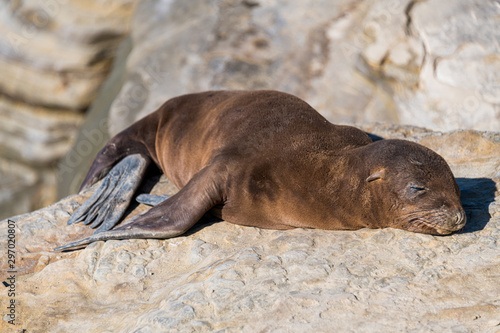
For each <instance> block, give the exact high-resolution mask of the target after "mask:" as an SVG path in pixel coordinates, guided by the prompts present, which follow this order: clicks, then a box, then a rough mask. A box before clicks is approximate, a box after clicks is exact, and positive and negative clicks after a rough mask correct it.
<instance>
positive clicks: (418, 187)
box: [410, 185, 425, 192]
mask: <svg viewBox="0 0 500 333" xmlns="http://www.w3.org/2000/svg"><path fill="white" fill-rule="evenodd" d="M410 190H412V191H414V192H422V191H425V187H421V186H418V185H410Z"/></svg>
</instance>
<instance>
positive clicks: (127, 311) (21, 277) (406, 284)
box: [0, 125, 500, 332]
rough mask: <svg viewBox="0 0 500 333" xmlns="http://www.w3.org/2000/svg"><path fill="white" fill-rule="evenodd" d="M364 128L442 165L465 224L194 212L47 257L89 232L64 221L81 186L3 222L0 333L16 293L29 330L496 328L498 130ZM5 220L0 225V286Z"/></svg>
mask: <svg viewBox="0 0 500 333" xmlns="http://www.w3.org/2000/svg"><path fill="white" fill-rule="evenodd" d="M370 131H371V132H372V133H373V134H375V135H378V136H381V137H384V138H389V137H405V138H407V139H410V140H414V141H418V142H421V143H423V144H425V145H428V146H430V147H431V148H434V149H436V150H438V151H439V152H440V153H441V154H442V155H443V156H444V157H445V158H446V159H447V160H448V162H449V163H450V165H451V167H452V169H453V170H454V172H455V175H456V177H457V179H458V182H459V184H460V187H461V189H462V194H463V197H462V199H463V203H464V207H465V209H466V211H467V215H468V218H469V223H468V225H467V227H466V229H465V230H464V231H463V232H461V233H458V234H454V235H451V236H445V237H435V236H429V235H422V234H415V233H410V232H406V231H402V230H395V229H383V230H370V229H363V230H358V231H323V230H306V229H295V230H290V231H273V230H261V229H257V228H250V227H241V226H236V225H232V224H230V223H227V222H217V223H214V221H211V220H207V219H205V220H204V221H203V222H202V223H200V225H199V226H198V227H197V228H196V229H195V230H193V231H192V232H190V233H189V234H187V235H184V236H181V237H177V238H173V239H168V240H124V241H108V242H97V243H94V244H92V245H90V246H88V247H87V248H86V249H84V250H80V251H74V252H68V253H55V252H52V251H51V250H52V249H53V248H54V247H56V246H58V245H61V244H63V243H66V242H68V241H71V240H74V239H77V238H81V237H83V236H85V235H88V234H89V233H90V230H88V228H86V227H83V226H81V225H74V226H67V225H66V221H67V219H68V218H69V216H70V214H71V213H72V212H73V211H74V210H75V209H76V208H77V207H78V206H79V205H80V204H81V203H82V202H83V201H84V200H85V198H86V197H88V195H90V192H87V193H85V194H83V195H73V196H70V197H67V198H65V199H63V200H61V201H60V202H58V203H56V204H54V205H52V206H49V207H47V208H44V209H41V210H39V211H36V212H33V213H30V214H26V215H22V216H17V217H13V218H11V219H10V220H11V221H14V222H15V223H12V222H11V223H10V225H13V224H15V237H16V247H15V251H16V262H15V270H16V273H15V277H16V286H15V287H16V294H15V297H13V298H11V297H8V296H7V293H6V292H2V293H1V296H0V304H1V308H2V317H3V321H1V324H0V330H1V331H2V332H8V331H9V330H11V331H13V330H12V326H11V325H10V324H9V323H8V320H9V317H8V316H6V314H7V312H6V311H7V310H6V304H10V303H9V302H10V300H11V299H14V300H15V309H16V310H15V311H16V324H17V325H18V326H16V327H15V328H16V329H18V330H20V329H27V330H28V331H29V332H71V331H75V332H103V331H105V332H195V331H196V332H198V331H203V332H205V331H224V332H240V331H244V332H261V331H266V332H347V331H349V332H429V331H436V332H446V331H460V332H461V331H473V332H497V331H498V329H500V326H499V324H500V319H499V318H500V299H499V295H500V284H499V283H498V281H499V278H500V250H499V245H498V243H497V242H498V239H499V237H500V197H499V191H498V189H499V182H500V173H499V171H500V153H499V152H500V133H491V132H490V133H488V132H474V131H457V132H452V133H437V132H430V131H427V130H424V129H418V128H410V127H397V126H385V125H377V126H372V127H371V128H370ZM154 182H155V180H151V183H154ZM90 191H92V189H91V190H90ZM161 191H166V192H173V191H175V190H173V189H172V188H171V187H169V183H168V182H167V181H166V180H165V179H163V178H162V179H160V182H159V183H158V184H156V185H155V187H154V188H153V192H161ZM142 209H144V207H142V206H141V205H139V206H137V207H135V208H134V209H133V211H132V212H131V213H130V215H129V216H131V215H133V214H136V213H138V212H139V211H141V210H142ZM8 225H9V223H8V220H5V221H2V222H0V232H1V234H2V235H3V236H2V237H1V238H0V239H1V241H0V245H1V246H0V248H1V249H2V250H1V251H4V253H5V254H4V253H2V255H1V256H0V258H1V259H0V265H1V266H0V267H1V269H2V271H1V272H2V276H1V279H2V281H5V280H6V279H7V278H8V277H9V276H10V273H8V272H7V269H8V266H7V265H8V262H7V256H6V254H7V245H8V244H7V239H8V238H7V235H8ZM6 289H7V288H6Z"/></svg>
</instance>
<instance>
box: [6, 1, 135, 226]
mask: <svg viewBox="0 0 500 333" xmlns="http://www.w3.org/2000/svg"><path fill="white" fill-rule="evenodd" d="M137 2H138V1H137V0H109V1H94V0H93V1H81V0H49V1H39V0H25V1H4V2H3V3H2V6H0V73H2V75H0V160H1V161H2V164H4V165H7V164H10V166H8V167H5V168H1V169H0V171H1V172H2V178H7V179H18V178H19V177H21V178H22V177H23V175H26V176H25V177H24V178H25V179H23V180H22V181H21V182H20V183H19V185H20V186H21V187H19V188H15V189H12V187H11V186H4V185H3V183H0V193H2V195H1V196H0V206H2V207H3V206H5V207H7V206H10V208H9V209H8V210H1V211H0V218H5V217H7V216H10V215H11V214H12V213H16V214H19V212H26V211H28V210H31V209H34V208H39V207H42V206H44V205H46V204H47V202H50V203H52V202H54V200H55V197H56V196H55V193H56V173H55V168H54V166H55V164H56V163H57V161H58V160H59V159H60V158H61V157H62V156H64V155H65V154H66V153H67V152H68V150H69V149H70V147H71V145H72V144H73V141H74V138H75V136H76V134H77V132H78V129H79V126H80V124H81V123H82V120H83V111H84V110H85V109H86V108H87V107H88V106H89V105H90V103H91V102H92V101H93V100H94V99H95V96H96V95H97V91H98V89H99V87H100V85H101V83H102V81H103V80H104V79H105V78H106V76H107V75H108V72H109V68H110V63H111V61H112V59H113V56H114V53H115V51H116V48H117V46H118V44H119V43H120V42H121V41H122V40H123V37H124V35H126V34H127V33H128V30H129V25H130V17H131V15H132V13H133V12H134V9H135V5H136V3H137ZM18 165H23V167H22V168H23V169H29V172H24V173H21V172H11V170H14V169H15V168H16V166H18ZM31 173H35V174H36V178H37V180H38V181H37V182H36V184H35V185H34V186H32V185H33V184H32V181H31V177H32V176H31ZM28 184H29V185H28ZM42 190H43V192H45V195H44V196H45V198H44V199H43V200H41V199H40V198H39V197H37V195H30V194H29V193H38V192H41V191H42ZM19 193H23V200H22V202H20V201H19V200H16V199H15V198H18V197H19V195H18V194H19Z"/></svg>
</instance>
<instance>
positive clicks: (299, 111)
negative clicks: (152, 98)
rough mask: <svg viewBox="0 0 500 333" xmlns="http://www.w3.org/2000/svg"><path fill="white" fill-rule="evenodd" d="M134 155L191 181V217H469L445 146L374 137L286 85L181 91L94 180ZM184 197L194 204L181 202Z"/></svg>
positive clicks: (106, 155) (118, 140)
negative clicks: (283, 88) (334, 119)
mask: <svg viewBox="0 0 500 333" xmlns="http://www.w3.org/2000/svg"><path fill="white" fill-rule="evenodd" d="M124 147H126V149H125V148H124ZM133 153H140V154H142V155H145V156H149V157H150V158H151V159H152V161H153V162H154V163H156V164H157V165H158V166H159V167H160V168H161V169H162V170H163V172H164V173H165V175H166V176H167V177H168V178H169V179H170V180H171V181H172V182H173V183H174V184H175V185H176V186H177V187H179V188H181V189H182V188H184V192H183V191H182V190H181V192H180V194H179V195H178V196H177V198H176V196H174V197H173V198H171V199H169V200H172V203H170V208H169V209H171V210H172V209H178V210H179V212H178V214H179V215H183V214H184V213H185V214H188V210H189V209H191V208H190V207H203V209H201V210H204V211H203V212H201V215H202V214H203V213H204V212H205V211H208V210H210V209H211V212H212V213H214V214H215V215H217V216H219V217H221V218H222V219H224V220H226V221H228V222H232V223H235V224H240V225H247V226H255V227H260V228H269V229H288V228H294V227H303V228H320V229H359V228H363V227H369V228H383V227H394V228H401V229H406V230H410V231H414V232H423V233H431V234H448V233H451V232H453V231H456V230H458V229H460V228H462V227H463V225H464V223H465V215H464V213H463V209H462V206H461V203H460V192H459V189H458V186H457V184H456V182H455V180H454V177H453V175H452V173H451V171H450V169H449V167H448V165H447V164H446V162H445V161H444V159H443V158H441V157H440V156H439V155H437V154H436V153H434V152H432V151H431V150H429V149H427V148H425V147H423V146H421V145H418V144H416V143H411V142H407V141H402V140H382V141H378V142H372V140H371V139H370V138H369V137H368V135H367V134H366V133H364V132H363V131H361V130H359V129H356V128H354V127H349V126H338V125H333V124H331V123H329V122H328V121H327V120H326V119H325V118H323V117H322V116H321V115H320V114H319V113H318V112H316V111H315V110H314V109H313V108H312V107H311V106H309V105H308V104H307V103H305V102H304V101H302V100H300V99H299V98H297V97H294V96H292V95H288V94H285V93H280V92H276V91H253V92H246V91H218V92H214V91H211V92H205V93H199V94H190V95H184V96H180V97H177V98H173V99H171V100H169V101H167V102H166V103H165V104H164V105H163V106H162V107H161V108H160V109H159V110H157V111H156V112H154V113H152V114H150V115H149V116H147V117H145V118H144V119H142V120H140V121H138V122H136V123H135V124H133V125H132V126H131V127H129V128H128V129H126V130H125V131H123V132H122V133H120V134H119V135H117V136H116V137H114V138H113V139H112V140H111V141H110V142H109V143H108V145H107V147H106V148H105V149H104V150H103V151H102V152H101V153H100V155H99V156H98V157H97V158H96V162H95V163H94V165H93V167H92V168H91V170H90V171H89V174H88V175H87V178H86V180H85V181H84V183H83V186H85V185H88V184H90V183H92V182H94V181H95V180H96V179H97V178H98V177H99V175H100V174H101V173H102V172H103V170H108V169H109V168H110V167H112V166H113V164H114V163H116V161H117V160H119V159H120V158H122V157H124V156H126V155H130V154H133ZM99 159H100V160H99ZM187 185H189V186H187ZM183 193H184V194H183ZM189 193H190V194H189ZM188 194H189V195H188ZM175 200H178V201H181V200H187V201H188V204H186V205H181V204H180V203H179V204H178V205H177V206H173V205H174V201H175ZM190 200H192V202H190ZM172 207H178V208H172ZM182 210H183V211H182ZM164 213H165V212H164ZM176 213H177V212H176ZM158 214H160V213H158ZM201 215H200V213H197V214H196V216H191V217H190V219H198V218H199V217H200V216H201ZM150 218H151V217H150ZM157 218H163V215H161V216H160V215H158V216H157ZM148 223H149V222H147V221H145V222H142V223H141V224H142V225H143V227H144V226H146V227H147V225H148Z"/></svg>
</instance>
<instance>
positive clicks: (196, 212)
mask: <svg viewBox="0 0 500 333" xmlns="http://www.w3.org/2000/svg"><path fill="white" fill-rule="evenodd" d="M213 168H214V167H207V168H205V169H203V170H202V171H200V172H199V173H198V174H196V176H194V177H193V179H191V181H189V183H188V184H187V185H186V186H184V187H183V188H182V189H181V190H180V191H179V192H178V193H177V194H175V195H173V196H172V197H170V198H168V199H166V200H165V201H163V202H161V203H159V204H158V205H157V206H155V207H153V208H151V209H149V210H147V211H145V212H144V213H142V214H140V215H137V216H135V217H133V218H132V219H130V220H129V221H127V222H126V223H125V224H124V225H121V226H120V227H118V228H116V229H113V230H109V231H103V232H101V233H95V234H94V235H92V236H90V237H87V238H85V239H82V240H79V241H76V242H72V243H69V244H66V245H64V246H60V247H58V248H56V249H55V250H57V251H60V250H67V249H72V248H79V247H81V246H82V245H86V244H90V243H93V242H96V241H101V240H110V239H132V238H160V239H165V238H171V237H176V236H179V235H182V234H183V233H185V232H186V231H187V230H189V229H190V228H191V227H192V226H193V225H194V224H196V222H198V220H199V219H200V218H201V217H202V216H203V215H204V214H205V213H206V212H208V211H209V210H210V209H211V208H212V207H214V206H215V205H216V204H219V203H221V202H222V199H221V198H222V196H221V191H220V182H221V178H220V173H217V172H214V170H213Z"/></svg>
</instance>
